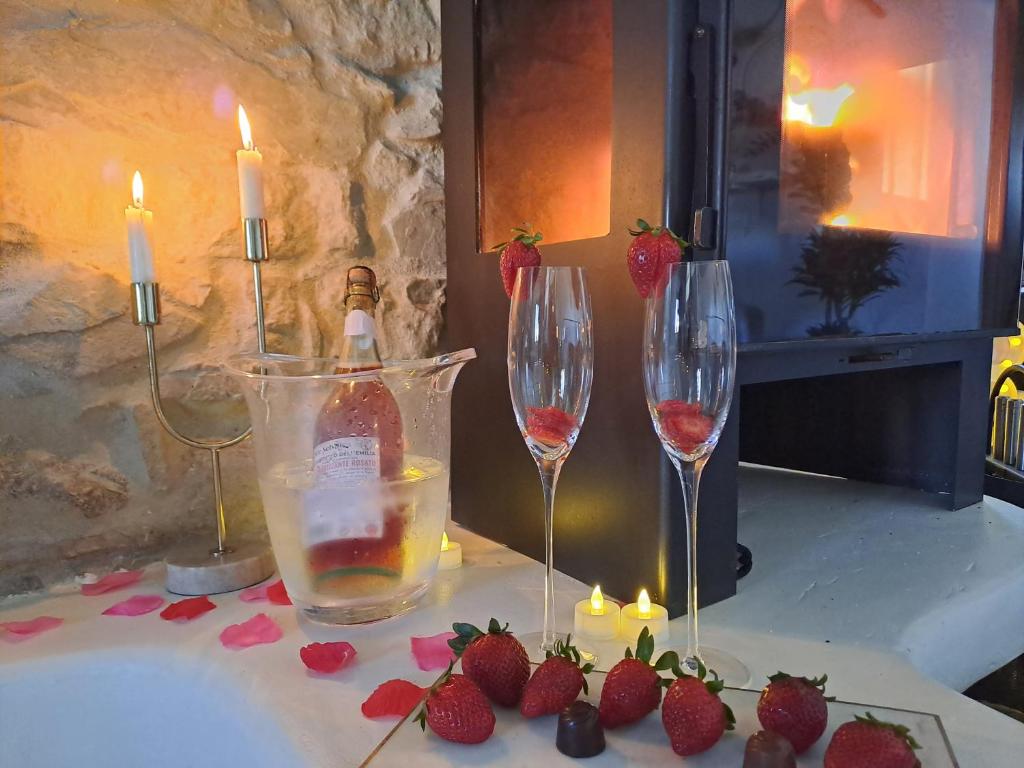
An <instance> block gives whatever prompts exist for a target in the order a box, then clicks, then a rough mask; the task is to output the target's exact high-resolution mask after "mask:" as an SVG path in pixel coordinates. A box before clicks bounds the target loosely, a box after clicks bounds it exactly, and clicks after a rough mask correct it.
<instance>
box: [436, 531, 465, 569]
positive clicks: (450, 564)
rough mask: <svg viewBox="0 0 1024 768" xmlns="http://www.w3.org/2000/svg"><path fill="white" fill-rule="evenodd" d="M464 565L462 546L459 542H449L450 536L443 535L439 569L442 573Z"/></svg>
mask: <svg viewBox="0 0 1024 768" xmlns="http://www.w3.org/2000/svg"><path fill="white" fill-rule="evenodd" d="M461 565H462V545H461V544H459V543H458V542H457V541H448V534H447V533H442V534H441V557H440V558H439V559H438V561H437V567H438V568H439V569H440V570H442V571H451V570H454V569H455V568H458V567H459V566H461Z"/></svg>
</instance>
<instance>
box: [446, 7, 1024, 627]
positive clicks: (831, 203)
mask: <svg viewBox="0 0 1024 768" xmlns="http://www.w3.org/2000/svg"><path fill="white" fill-rule="evenodd" d="M1018 15H1019V8H1018V2H1016V0H970V2H963V1H962V0H900V1H899V2H896V0H731V1H730V0H699V2H698V1H697V0H690V1H689V2H684V1H683V0H678V2H672V1H667V0H644V1H643V2H635V1H630V0H475V2H474V0H444V2H443V3H442V32H443V47H444V57H443V65H444V81H443V98H444V109H445V122H444V138H445V186H446V198H447V219H448V235H447V239H448V243H447V244H448V310H447V312H448V334H449V341H450V343H451V344H453V345H456V346H458V345H463V346H467V345H473V346H475V347H476V348H477V350H478V352H479V353H480V359H479V363H478V364H477V365H476V366H474V367H473V370H472V371H470V370H469V369H467V371H466V373H465V378H464V383H463V386H462V387H461V389H460V392H459V393H457V395H456V407H455V409H454V414H453V421H454V425H453V429H454V435H453V452H454V456H453V462H452V467H453V469H452V472H453V476H452V493H453V511H454V514H455V517H456V519H457V520H458V521H459V522H461V523H463V524H465V525H467V526H468V527H470V528H473V529H474V530H477V531H480V532H481V533H484V534H486V535H488V536H491V537H492V538H495V539H498V540H499V541H503V542H505V543H507V544H509V545H510V546H512V547H514V548H516V549H519V550H522V551H524V552H527V553H528V554H531V555H534V556H538V555H540V554H541V553H542V551H543V545H542V530H543V521H542V514H541V500H540V495H539V490H538V487H539V485H538V483H537V481H536V478H535V476H534V474H535V471H536V470H535V468H534V465H533V462H532V460H531V458H530V457H529V455H528V453H527V451H526V449H525V447H524V445H523V443H522V439H521V437H520V435H519V433H518V430H517V428H516V424H515V420H514V418H513V415H512V409H511V406H510V404H509V402H508V398H507V396H506V392H507V380H506V369H505V338H506V322H507V300H506V299H505V296H504V294H503V293H502V289H501V285H500V281H499V279H498V276H497V264H496V257H495V256H493V255H488V254H487V251H489V250H490V248H489V246H491V245H493V242H492V241H497V240H501V239H504V231H506V230H507V228H508V227H510V226H515V225H518V224H521V223H523V222H526V221H529V222H530V223H532V224H533V225H534V226H535V227H536V228H538V229H540V230H541V231H543V232H545V233H550V235H551V237H549V238H547V239H546V242H549V243H550V244H548V245H545V246H544V247H543V251H544V256H545V260H546V262H547V263H550V264H580V265H583V266H586V267H587V268H588V270H589V272H590V278H591V285H592V290H593V294H594V295H593V302H594V316H595V339H596V344H597V351H596V368H595V380H594V388H593V398H592V401H591V407H590V411H589V413H588V415H587V418H586V422H585V423H584V425H583V429H582V432H581V436H580V439H579V442H578V443H577V445H576V448H575V449H574V454H573V459H572V461H570V462H568V463H567V464H566V467H565V470H564V472H563V474H562V479H561V481H560V485H559V494H558V499H557V502H556V514H555V528H556V535H555V542H556V545H555V546H556V563H557V565H558V567H559V568H560V569H562V570H565V571H567V572H569V573H571V574H573V575H575V576H577V577H578V578H580V579H582V580H584V581H587V582H594V581H598V580H600V582H601V584H602V586H603V587H604V588H605V589H606V592H608V593H610V594H612V595H616V596H619V597H631V596H632V595H634V594H635V593H636V590H637V589H638V588H639V587H640V586H646V587H648V589H649V590H650V591H651V594H652V597H655V598H656V599H657V600H658V601H659V602H661V603H663V604H666V605H667V606H668V607H669V610H670V612H671V613H672V615H678V614H679V613H680V612H682V610H683V609H684V605H685V526H684V523H683V513H682V509H681V499H680V497H679V492H678V487H677V484H676V480H675V476H674V470H673V469H672V468H671V466H670V465H669V464H668V462H667V461H666V459H665V457H664V456H663V454H662V451H661V447H660V445H659V443H658V441H657V439H656V437H655V436H654V433H653V431H652V429H651V426H650V423H649V418H648V416H647V413H646V406H645V402H644V394H643V385H642V380H641V371H640V336H641V334H640V322H641V320H640V318H641V304H640V300H639V299H638V298H637V297H636V295H635V293H634V292H633V290H632V286H631V285H630V283H629V281H628V278H627V276H626V270H625V264H624V254H625V251H626V248H627V245H628V240H629V235H628V234H627V232H626V228H627V227H628V226H629V225H630V224H631V223H632V222H633V220H634V219H635V218H636V217H637V216H643V217H646V218H652V219H657V218H659V216H661V217H662V218H663V219H664V220H665V221H666V222H667V223H669V224H670V225H671V226H673V228H674V229H676V231H679V232H685V233H687V235H688V239H690V241H691V242H692V243H693V248H692V251H691V253H690V256H691V257H692V258H696V259H708V258H727V259H729V261H730V262H731V265H732V273H733V279H734V284H735V293H736V307H737V318H738V324H739V335H740V342H741V346H740V354H739V363H738V383H739V387H740V390H739V396H738V397H737V398H735V399H734V406H733V411H732V413H731V415H730V419H729V423H728V425H727V427H726V431H725V433H724V434H723V436H722V439H721V442H720V443H719V446H718V448H717V450H716V452H715V454H714V456H713V458H712V460H711V462H710V463H709V465H708V468H707V470H706V472H705V477H704V483H703V485H702V494H701V495H702V499H701V513H700V514H701V522H700V531H701V532H700V540H699V550H700V557H699V563H700V565H699V567H700V580H701V596H702V599H703V600H704V601H706V602H714V601H717V600H720V599H723V598H725V597H728V596H729V595H731V594H733V593H734V592H735V582H736V577H735V552H736V467H737V462H738V460H741V459H742V460H749V461H754V462H758V463H766V464H772V465H777V466H784V467H791V468H795V469H802V470H807V471H813V472H821V473H827V474H833V475H840V476H843V477H850V478H858V479H866V480H873V481H880V482H888V483H897V484H903V485H910V486H914V487H918V488H921V489H923V490H927V491H932V492H940V493H945V494H947V495H948V499H949V506H950V507H952V508H954V509H959V508H961V507H964V506H966V505H969V504H971V503H973V502H976V501H978V500H979V499H980V498H981V491H982V482H983V475H984V455H985V445H986V407H987V403H986V396H987V389H988V375H989V361H990V349H991V342H990V339H991V337H993V336H995V335H1000V334H1006V333H1010V332H1013V328H1014V325H1015V322H1016V319H1017V311H1018V303H1019V302H1018V300H1019V293H1020V283H1021V280H1020V277H1021V248H1022V239H1021V238H1022V235H1021V231H1022V230H1021V223H1022V195H1021V192H1022V189H1021V186H1022V177H1024V170H1022V147H1024V133H1022V129H1024V113H1022V107H1024V65H1022V62H1024V59H1022V55H1021V54H1022V46H1021V44H1020V41H1021V34H1020V27H1019V23H1018ZM552 240H553V241H554V242H553V243H552V242H551V241H552ZM823 514H826V512H825V511H824V510H823ZM747 543H748V544H749V545H750V546H751V547H752V549H754V553H755V554H754V557H755V563H756V548H757V543H756V542H747ZM794 546H799V542H796V541H794ZM755 567H756V565H755Z"/></svg>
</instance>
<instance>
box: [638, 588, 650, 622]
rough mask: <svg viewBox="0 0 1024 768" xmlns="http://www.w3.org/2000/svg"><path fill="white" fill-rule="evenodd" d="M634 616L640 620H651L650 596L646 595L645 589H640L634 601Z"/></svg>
mask: <svg viewBox="0 0 1024 768" xmlns="http://www.w3.org/2000/svg"><path fill="white" fill-rule="evenodd" d="M636 615H637V618H640V619H649V618H651V596H650V595H648V594H647V590H646V589H641V590H640V595H639V597H637V599H636Z"/></svg>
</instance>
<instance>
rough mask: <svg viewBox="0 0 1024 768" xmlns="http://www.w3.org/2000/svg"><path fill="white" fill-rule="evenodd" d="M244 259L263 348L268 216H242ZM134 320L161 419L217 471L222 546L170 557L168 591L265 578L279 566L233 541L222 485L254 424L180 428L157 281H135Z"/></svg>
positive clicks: (258, 549)
mask: <svg viewBox="0 0 1024 768" xmlns="http://www.w3.org/2000/svg"><path fill="white" fill-rule="evenodd" d="M242 224H243V229H244V234H245V258H246V259H247V260H248V261H249V262H250V263H251V264H252V282H253V288H254V293H255V302H256V335H257V339H258V343H259V350H260V352H266V351H267V338H266V327H265V321H264V315H263V283H262V280H261V275H260V266H261V264H262V263H263V262H264V261H266V260H267V259H268V252H267V222H266V219H262V218H258V219H255V218H254V219H243V220H242ZM131 288H132V312H133V317H132V321H133V322H134V324H135V325H140V326H142V327H143V329H144V330H145V332H146V351H147V354H148V358H149V389H150V395H151V396H152V400H153V409H154V410H155V411H156V418H157V420H158V421H159V422H160V426H162V427H163V428H164V429H165V430H166V431H167V432H168V434H170V435H171V437H173V438H174V439H175V440H177V441H178V442H180V443H183V444H185V445H187V446H189V447H190V448H198V449H201V450H205V451H209V452H210V467H211V470H212V474H213V498H214V511H215V513H216V518H217V546H216V547H214V548H213V549H209V548H207V547H202V548H199V549H193V550H183V551H181V552H179V553H175V554H172V555H169V556H168V558H167V590H168V591H169V592H173V593H175V594H179V595H207V594H217V593H220V592H231V591H233V590H236V589H241V588H242V587H247V586H249V585H251V584H255V583H256V582H258V581H262V580H263V579H265V578H267V577H268V576H269V575H270V574H271V573H273V571H274V558H273V555H272V554H271V552H270V550H269V549H268V548H267V547H266V546H265V545H262V544H257V543H248V544H229V542H228V529H227V522H226V520H225V517H224V495H223V489H222V485H221V469H220V453H221V451H223V450H226V449H228V448H231V447H232V446H234V445H238V444H239V443H241V442H242V441H243V440H245V439H246V438H247V437H249V435H250V434H252V428H251V427H250V428H248V429H246V430H245V431H244V432H242V433H241V434H238V435H236V436H235V437H232V438H229V439H226V440H206V439H197V438H193V437H189V436H187V435H185V434H183V433H182V432H180V431H178V429H176V428H175V427H174V426H173V425H172V424H171V423H170V421H169V420H168V419H167V415H166V414H165V413H164V409H163V402H162V400H161V397H160V373H159V368H158V366H157V354H156V334H155V330H154V329H155V327H156V326H157V325H159V323H160V288H159V285H158V283H157V282H156V281H153V282H133V283H132V286H131Z"/></svg>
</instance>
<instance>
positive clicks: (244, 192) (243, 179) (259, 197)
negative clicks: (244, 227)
mask: <svg viewBox="0 0 1024 768" xmlns="http://www.w3.org/2000/svg"><path fill="white" fill-rule="evenodd" d="M238 127H239V129H240V130H241V132H242V149H240V150H238V152H236V153H235V157H236V158H237V159H238V201H239V204H240V207H241V210H242V218H243V219H263V218H266V209H265V207H264V205H263V155H261V154H260V151H259V150H258V149H256V147H254V146H253V143H252V129H251V128H250V127H249V118H248V117H246V115H245V109H243V108H242V105H241V104H239V105H238Z"/></svg>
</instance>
